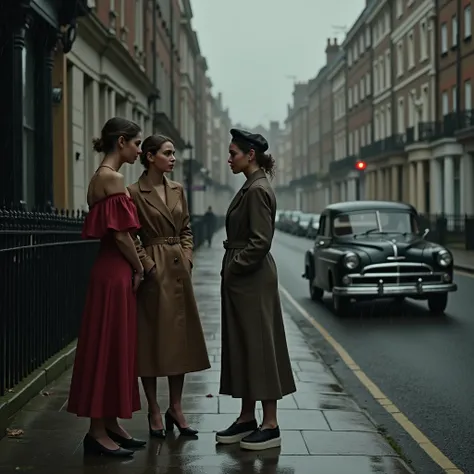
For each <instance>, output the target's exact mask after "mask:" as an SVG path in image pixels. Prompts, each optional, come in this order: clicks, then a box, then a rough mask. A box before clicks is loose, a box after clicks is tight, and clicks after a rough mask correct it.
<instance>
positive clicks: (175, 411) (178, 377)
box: [129, 135, 210, 437]
mask: <svg viewBox="0 0 474 474" xmlns="http://www.w3.org/2000/svg"><path fill="white" fill-rule="evenodd" d="M174 154H175V149H174V145H173V142H172V141H171V140H170V139H169V138H167V137H163V136H161V135H154V136H151V137H148V138H147V139H145V141H144V142H143V144H142V154H141V162H142V164H143V166H144V167H145V171H144V173H143V174H142V176H141V177H140V179H139V180H138V182H137V183H134V184H132V185H131V186H130V187H129V191H130V195H131V197H132V199H133V201H134V202H135V205H136V207H137V211H138V217H139V219H140V224H141V225H142V227H141V229H140V232H139V237H140V240H138V239H137V240H136V242H135V243H136V247H137V250H138V254H139V256H140V260H141V262H142V264H143V267H144V269H145V280H144V282H143V283H142V285H141V286H140V288H139V292H138V295H137V298H138V375H139V376H140V377H141V378H142V383H143V388H144V390H145V394H146V397H147V401H148V413H149V415H148V420H149V429H150V435H151V436H155V437H164V435H165V433H164V430H163V421H162V419H161V411H160V407H159V405H158V402H157V393H156V377H164V376H167V377H168V384H169V399H170V400H169V401H170V405H169V408H168V410H167V412H166V414H165V422H166V430H167V431H170V430H172V429H173V426H174V425H175V426H176V427H177V428H178V429H179V431H180V433H181V434H182V435H188V436H192V435H195V434H196V433H197V431H196V430H194V429H192V428H191V427H189V425H188V424H187V423H186V420H185V418H184V415H183V412H182V408H181V397H182V392H183V384H184V374H186V373H189V372H196V371H200V370H205V369H208V368H209V367H210V363H209V357H208V354H207V349H206V344H205V340H204V335H203V331H202V327H201V321H200V318H199V314H198V310H197V306H196V301H195V298H194V291H193V286H192V281H191V268H192V259H193V235H192V232H191V228H190V225H189V223H190V217H189V212H188V208H187V203H186V199H185V197H184V192H183V187H182V186H181V185H180V184H178V183H176V182H174V181H171V180H168V179H166V178H165V176H164V174H165V173H167V172H170V171H172V170H173V167H174V163H175V161H176V158H175V156H174Z"/></svg>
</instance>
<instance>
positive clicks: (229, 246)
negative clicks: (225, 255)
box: [223, 240, 247, 250]
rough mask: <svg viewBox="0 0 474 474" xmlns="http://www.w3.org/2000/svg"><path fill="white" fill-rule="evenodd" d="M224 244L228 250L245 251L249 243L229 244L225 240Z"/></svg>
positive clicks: (236, 242) (237, 242)
mask: <svg viewBox="0 0 474 474" xmlns="http://www.w3.org/2000/svg"><path fill="white" fill-rule="evenodd" d="M223 244H224V248H225V249H226V250H231V249H232V250H233V249H244V248H245V247H247V242H243V241H242V240H241V241H240V242H239V241H235V242H229V241H228V240H224V242H223Z"/></svg>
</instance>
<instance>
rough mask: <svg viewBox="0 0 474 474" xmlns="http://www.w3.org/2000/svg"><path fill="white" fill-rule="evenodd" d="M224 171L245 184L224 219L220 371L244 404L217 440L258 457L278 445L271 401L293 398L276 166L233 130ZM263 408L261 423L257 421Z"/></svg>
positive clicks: (258, 140)
mask: <svg viewBox="0 0 474 474" xmlns="http://www.w3.org/2000/svg"><path fill="white" fill-rule="evenodd" d="M230 133H231V135H232V141H231V144H230V146H229V154H230V157H229V160H228V161H229V165H230V167H231V169H232V172H233V173H234V174H238V173H244V174H245V176H246V178H247V181H246V182H245V184H244V185H243V186H242V188H241V189H240V191H239V192H238V193H237V194H236V196H235V197H234V199H233V200H232V202H231V204H230V206H229V209H228V211H227V216H226V231H227V240H226V241H225V242H224V247H225V248H226V252H225V255H224V259H223V264H222V286H221V294H222V368H221V384H220V393H221V394H224V395H231V396H232V397H234V398H241V399H242V407H241V414H240V416H239V418H238V419H237V420H236V422H235V423H233V424H232V425H231V426H230V427H229V428H227V429H226V430H223V431H220V432H218V433H217V435H216V440H217V442H219V443H223V444H231V443H239V442H240V446H241V447H242V448H244V449H251V450H261V449H267V448H273V447H278V446H280V444H281V438H280V430H279V427H278V422H277V400H279V399H281V398H282V397H284V396H285V395H288V394H290V393H293V392H295V391H296V388H295V382H294V378H293V372H292V368H291V363H290V358H289V354H288V347H287V343H286V335H285V328H284V325H283V315H282V310H281V304H280V297H279V291H278V275H277V269H276V266H275V262H274V260H273V257H272V256H271V254H270V247H271V244H272V239H273V234H274V230H275V225H274V223H275V213H276V200H275V195H274V193H273V190H272V188H271V186H270V183H269V181H268V179H267V177H266V174H270V175H272V174H273V167H274V160H273V158H272V157H271V155H267V154H265V152H266V151H267V149H268V143H267V141H266V140H265V139H264V138H263V137H262V136H261V135H258V134H251V133H249V132H246V131H243V130H236V129H232V130H231V132H230ZM257 401H261V402H262V406H263V423H262V426H261V427H260V428H258V426H257V421H256V419H255V405H256V402H257Z"/></svg>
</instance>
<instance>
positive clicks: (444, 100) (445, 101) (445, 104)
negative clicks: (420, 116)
mask: <svg viewBox="0 0 474 474" xmlns="http://www.w3.org/2000/svg"><path fill="white" fill-rule="evenodd" d="M441 108H442V113H443V116H444V115H448V114H449V96H448V91H443V95H442V96H441Z"/></svg>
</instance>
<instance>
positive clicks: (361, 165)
mask: <svg viewBox="0 0 474 474" xmlns="http://www.w3.org/2000/svg"><path fill="white" fill-rule="evenodd" d="M365 168H367V163H366V162H365V161H362V160H357V161H356V170H359V171H364V170H365Z"/></svg>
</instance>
